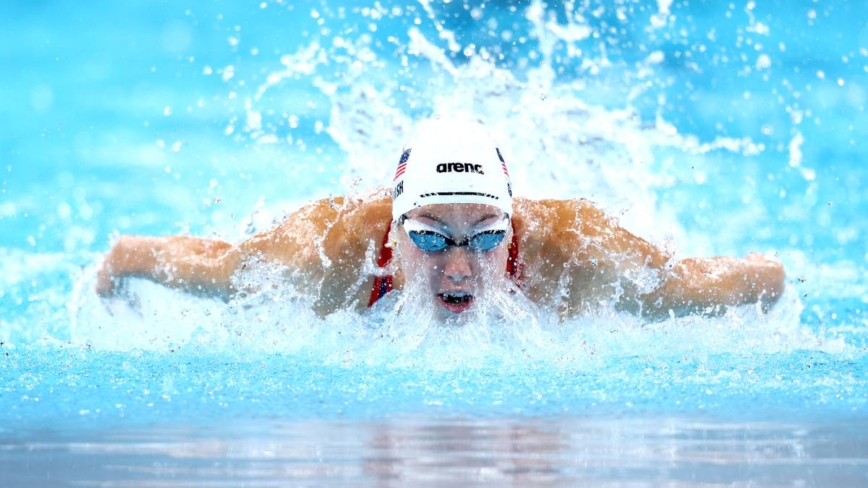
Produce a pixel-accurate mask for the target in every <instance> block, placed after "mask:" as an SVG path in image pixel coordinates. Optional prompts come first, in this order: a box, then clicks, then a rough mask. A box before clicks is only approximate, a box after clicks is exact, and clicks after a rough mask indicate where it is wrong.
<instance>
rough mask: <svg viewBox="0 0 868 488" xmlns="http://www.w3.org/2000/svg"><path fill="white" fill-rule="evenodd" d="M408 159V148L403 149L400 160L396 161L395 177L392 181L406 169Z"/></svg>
mask: <svg viewBox="0 0 868 488" xmlns="http://www.w3.org/2000/svg"><path fill="white" fill-rule="evenodd" d="M408 159H410V149H407V150H405V151H404V154H401V161H399V162H398V169H396V170H395V178H394V179H393V180H392V181H395V180H397V179H398V177H400V176H401V175H402V174H404V170H406V169H407V160H408Z"/></svg>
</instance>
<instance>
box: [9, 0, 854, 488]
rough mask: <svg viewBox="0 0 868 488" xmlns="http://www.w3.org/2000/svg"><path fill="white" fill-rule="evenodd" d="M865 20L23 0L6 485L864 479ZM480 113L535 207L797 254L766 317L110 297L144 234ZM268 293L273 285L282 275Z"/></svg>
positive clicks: (848, 8)
mask: <svg viewBox="0 0 868 488" xmlns="http://www.w3.org/2000/svg"><path fill="white" fill-rule="evenodd" d="M866 19H868V7H866V6H865V5H863V3H861V2H858V1H825V0H816V1H813V0H812V1H796V2H783V1H770V0H756V1H753V0H751V1H748V2H743V3H738V4H736V3H725V2H699V1H697V2H677V1H667V0H658V1H656V2H651V1H630V0H621V1H615V2H568V1H562V2H549V3H548V4H544V3H542V2H539V1H520V2H496V1H489V2H462V1H458V0H452V1H451V2H429V1H427V0H420V1H418V2H404V1H393V2H379V3H375V4H371V5H365V6H357V5H356V4H354V3H350V2H347V3H339V2H331V1H311V2H288V1H264V2H249V3H242V2H234V3H224V2H187V1H181V2H144V1H128V2H122V3H118V2H102V1H97V2H89V3H87V4H81V3H80V2H71V1H66V0H58V1H55V2H23V1H11V2H4V3H3V5H2V6H0V27H2V29H0V35H2V36H3V37H2V40H3V44H2V45H3V49H2V50H0V55H2V59H3V66H6V70H4V72H3V76H0V89H2V93H3V94H4V95H5V96H4V97H3V107H4V108H5V109H6V110H5V113H6V114H7V116H6V117H4V118H3V119H2V121H0V124H2V131H0V149H2V151H3V155H4V159H3V161H2V164H0V171H2V178H0V182H2V183H0V230H2V232H0V265H2V269H3V273H2V275H0V486H16V487H18V486H242V485H243V486H287V485H291V486H295V485H342V486H343V485H352V484H357V485H396V486H404V485H409V486H420V485H421V486H428V485H431V486H440V485H455V484H461V483H475V484H480V485H492V486H503V485H532V486H575V485H579V484H581V485H591V486H648V485H653V486H656V485H670V486H709V485H737V486H744V485H752V486H791V485H797V486H865V485H866V484H868V434H866V432H868V429H866V427H868V373H866V368H868V359H866V351H868V349H866V348H868V341H866V339H868V323H866V316H865V313H864V309H865V308H866V307H868V280H866V275H868V273H866V260H868V220H866V219H865V218H864V215H866V214H868V190H866V189H865V188H866V187H865V186H864V185H863V180H864V178H865V177H866V169H865V165H864V164H863V161H864V160H865V158H866V156H868V150H866V148H864V147H863V145H862V143H863V141H864V140H865V137H866V135H868V116H866V114H865V102H866V97H868V91H866V90H868V23H866ZM455 112H461V113H467V114H473V115H474V116H476V117H479V118H481V119H483V120H484V121H485V122H486V123H487V125H488V127H489V128H490V130H491V131H492V133H493V134H494V135H495V136H496V138H497V139H498V140H500V141H502V142H501V144H502V146H503V148H502V149H503V152H504V156H505V158H506V159H507V161H508V163H509V164H510V174H511V175H512V178H513V185H514V189H515V191H516V193H517V194H519V195H522V196H527V197H532V198H533V197H560V198H568V197H584V198H588V199H590V200H592V201H593V202H595V203H596V204H598V205H599V206H601V207H602V208H604V209H605V210H606V211H608V212H609V213H611V214H613V215H615V216H617V217H618V218H619V219H620V221H621V223H622V225H624V226H625V227H626V228H628V229H629V230H631V231H632V232H634V233H635V234H637V235H640V236H643V237H645V238H647V239H649V240H651V241H653V242H655V243H658V244H659V245H661V246H664V247H666V248H667V249H670V250H672V251H673V252H675V253H676V255H678V256H694V255H698V256H709V255H745V254H747V253H749V252H754V251H756V252H762V253H766V254H768V255H773V256H776V257H777V258H778V259H780V260H781V261H782V262H783V263H784V265H785V267H786V269H787V275H788V279H787V291H786V294H785V295H784V297H783V298H782V299H781V301H780V302H779V303H778V305H777V306H776V307H774V308H773V309H772V310H771V312H770V313H768V314H763V313H762V312H760V311H758V310H757V309H756V308H755V307H750V306H746V307H742V308H739V309H735V310H731V311H729V312H728V313H727V314H726V315H724V316H722V317H717V318H698V317H685V318H679V319H672V320H667V321H663V322H658V323H650V324H649V323H644V322H642V321H640V320H638V319H636V318H634V317H631V316H629V315H624V314H619V313H616V312H614V311H606V310H605V309H604V310H603V311H602V312H600V313H599V314H594V315H592V316H587V317H581V318H576V319H572V320H569V321H567V322H565V323H560V322H558V321H557V320H556V319H555V318H554V317H552V315H551V314H550V313H549V312H548V311H546V310H534V309H532V308H528V307H521V306H519V305H521V304H520V303H518V304H513V305H514V306H515V308H514V309H511V313H510V314H509V315H508V317H509V318H497V319H495V318H492V319H490V320H480V321H479V322H478V323H473V324H468V326H466V327H463V328H459V329H457V328H443V327H438V326H435V325H433V324H430V323H427V322H426V321H420V320H418V319H416V318H414V317H410V316H406V315H404V314H397V315H396V314H393V313H391V311H390V309H389V307H388V304H385V305H386V306H383V307H380V308H378V309H376V310H373V311H372V312H371V313H369V314H365V315H362V316H359V315H356V314H354V313H351V312H348V311H347V312H340V313H337V314H334V315H332V316H329V317H326V318H324V319H322V318H317V317H316V316H314V315H313V314H312V313H311V312H310V310H309V307H308V304H309V302H310V297H309V296H306V295H305V293H304V292H303V291H298V290H291V289H288V288H287V287H281V286H276V287H269V286H263V288H262V289H263V291H262V293H257V294H253V295H251V296H247V297H244V298H243V299H238V300H235V301H232V302H230V303H228V304H224V303H222V302H216V301H212V300H207V299H199V298H194V297H190V296H186V295H183V294H180V293H177V292H174V291H170V290H166V289H163V288H161V287H159V286H156V285H153V284H151V283H148V282H143V281H135V282H132V283H130V290H129V291H130V293H129V296H128V297H126V298H125V299H121V300H115V301H112V302H104V301H102V300H100V299H99V298H98V297H96V295H95V294H94V293H93V287H94V283H95V270H96V266H97V264H98V263H99V261H100V258H101V256H102V255H103V253H105V252H106V251H107V250H108V248H109V246H110V245H111V242H112V240H113V239H114V238H115V237H116V236H117V235H118V234H120V233H128V234H148V235H171V234H190V235H196V236H205V237H214V238H220V239H224V240H228V241H230V242H239V241H241V240H243V239H244V238H246V237H247V236H249V235H251V234H253V233H255V232H257V231H260V230H264V229H267V228H269V227H270V226H271V225H273V224H274V222H276V221H277V220H279V219H280V218H281V217H282V216H283V215H284V214H285V213H286V212H289V211H292V210H293V209H295V208H297V207H298V206H299V205H301V204H302V203H304V202H306V201H309V200H310V199H313V198H321V197H326V196H329V195H338V194H347V193H349V194H364V193H365V192H368V191H370V189H371V188H375V187H378V186H380V185H384V184H387V183H388V182H389V179H390V176H391V172H392V171H393V170H394V164H396V162H397V160H398V157H399V156H400V150H401V145H402V143H403V141H404V140H405V138H406V137H407V135H408V133H409V131H410V130H411V129H412V126H413V123H414V121H417V120H420V119H422V118H425V117H427V116H430V115H431V114H433V113H455ZM256 279H257V280H258V281H259V282H260V283H261V284H263V285H268V284H269V283H273V282H274V280H275V278H274V277H273V276H272V275H271V274H270V273H269V272H268V271H267V270H263V271H262V272H261V273H260V274H259V275H257V277H256Z"/></svg>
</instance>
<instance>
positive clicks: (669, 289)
mask: <svg viewBox="0 0 868 488" xmlns="http://www.w3.org/2000/svg"><path fill="white" fill-rule="evenodd" d="M589 220H590V221H591V222H595V221H594V219H589ZM591 227H594V225H593V224H592V225H591ZM591 234H593V235H594V236H595V238H596V242H597V243H598V244H600V245H598V246H596V247H595V250H596V252H597V253H598V256H597V258H598V260H599V263H600V264H599V267H600V268H602V271H601V274H603V275H605V274H608V275H609V278H608V280H609V281H610V282H612V283H619V284H620V289H621V290H622V292H623V293H622V295H621V296H620V297H619V299H618V300H617V302H616V307H617V308H619V309H622V310H626V311H630V312H633V313H636V314H640V315H642V316H643V317H646V318H650V319H653V320H656V319H663V318H668V317H670V316H684V315H688V314H700V315H707V316H713V315H720V314H723V313H724V312H726V309H727V307H733V306H739V305H747V304H752V303H759V304H760V305H761V308H762V310H763V311H764V312H766V311H768V310H769V308H770V307H771V306H772V305H774V304H775V303H776V302H777V301H778V299H780V297H781V295H782V294H783V291H784V278H785V274H784V268H783V266H782V265H781V263H779V262H777V261H774V260H771V259H768V258H765V257H763V256H762V255H760V254H750V255H748V256H747V257H745V258H735V257H711V258H687V259H681V260H675V259H673V258H672V256H670V255H669V254H667V253H665V252H663V251H662V250H661V249H659V248H658V247H657V246H655V245H653V244H651V243H649V242H648V241H646V240H644V239H642V238H640V237H637V236H635V235H633V234H631V233H630V232H628V231H627V230H625V229H623V228H622V227H620V226H619V225H618V224H617V222H615V221H614V220H612V219H610V218H608V217H602V216H601V217H600V218H599V219H597V220H596V229H594V230H592V231H591ZM643 268H644V270H643ZM648 271H650V272H651V273H650V274H649V273H648ZM655 275H656V276H655Z"/></svg>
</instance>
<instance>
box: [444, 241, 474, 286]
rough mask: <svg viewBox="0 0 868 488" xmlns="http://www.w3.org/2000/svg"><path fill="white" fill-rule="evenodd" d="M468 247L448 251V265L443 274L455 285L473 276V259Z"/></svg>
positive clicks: (446, 264)
mask: <svg viewBox="0 0 868 488" xmlns="http://www.w3.org/2000/svg"><path fill="white" fill-rule="evenodd" d="M470 254H471V253H470V251H469V250H468V249H467V248H466V247H453V248H451V249H449V250H447V251H446V263H445V264H444V266H443V273H445V274H446V277H447V278H449V279H450V280H452V281H453V282H455V283H461V282H462V281H464V280H466V279H468V278H470V277H471V276H472V275H473V263H472V260H473V257H472V256H471V255H470Z"/></svg>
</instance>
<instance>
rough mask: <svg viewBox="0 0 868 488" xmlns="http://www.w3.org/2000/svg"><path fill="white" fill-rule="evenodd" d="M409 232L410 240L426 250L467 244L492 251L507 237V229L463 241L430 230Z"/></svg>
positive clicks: (436, 250) (432, 250) (437, 250)
mask: <svg viewBox="0 0 868 488" xmlns="http://www.w3.org/2000/svg"><path fill="white" fill-rule="evenodd" d="M407 234H408V235H409V236H410V240H412V241H413V244H415V245H416V247H418V248H419V249H421V250H423V251H425V252H440V251H443V250H445V249H446V248H447V247H463V246H467V247H469V248H470V249H471V250H473V251H480V252H486V251H491V250H492V249H494V248H495V247H497V246H498V245H500V243H501V242H502V241H503V238H504V237H506V231H505V230H488V231H484V232H480V233H479V234H476V235H474V236H473V237H471V238H470V239H466V240H463V241H462V242H455V241H454V240H452V239H450V238H449V237H446V236H444V235H443V234H439V233H437V232H433V231H430V230H411V231H408V232H407Z"/></svg>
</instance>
